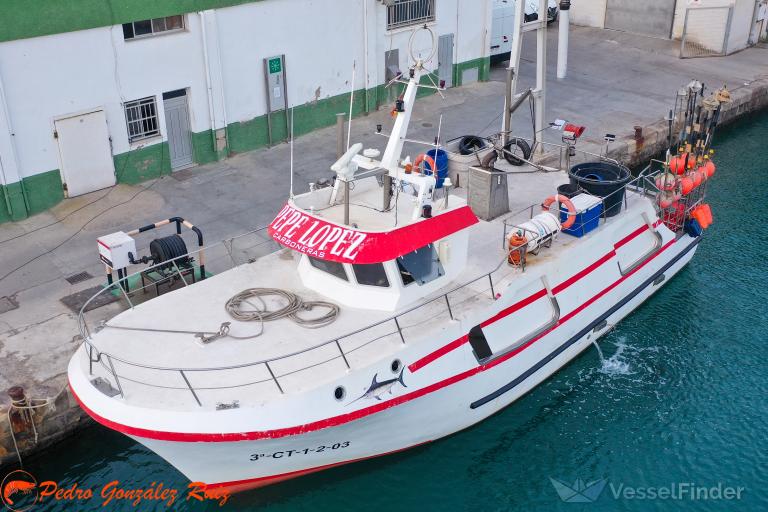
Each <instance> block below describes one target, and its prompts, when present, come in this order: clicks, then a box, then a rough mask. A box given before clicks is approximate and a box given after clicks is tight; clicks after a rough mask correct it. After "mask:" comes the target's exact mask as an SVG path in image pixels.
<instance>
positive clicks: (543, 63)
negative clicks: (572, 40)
mask: <svg viewBox="0 0 768 512" xmlns="http://www.w3.org/2000/svg"><path fill="white" fill-rule="evenodd" d="M518 3H520V4H522V3H523V2H518ZM548 7H549V6H548V3H547V0H539V23H540V25H539V27H538V28H537V29H536V94H535V96H534V98H535V105H536V122H535V124H536V129H535V130H534V131H535V133H536V134H537V135H538V134H539V133H541V131H542V130H543V129H544V119H545V117H546V111H545V106H546V103H545V99H546V87H547V9H548ZM534 143H535V141H534ZM539 153H544V145H543V144H542V145H539Z"/></svg>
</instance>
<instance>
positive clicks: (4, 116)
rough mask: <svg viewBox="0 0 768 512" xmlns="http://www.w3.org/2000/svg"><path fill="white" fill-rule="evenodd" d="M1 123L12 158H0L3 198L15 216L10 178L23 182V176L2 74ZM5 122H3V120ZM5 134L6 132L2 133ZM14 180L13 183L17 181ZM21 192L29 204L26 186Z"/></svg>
mask: <svg viewBox="0 0 768 512" xmlns="http://www.w3.org/2000/svg"><path fill="white" fill-rule="evenodd" d="M0 109H2V110H0V125H2V124H4V125H5V128H6V130H4V131H6V132H7V135H8V153H9V154H8V156H9V157H10V158H8V159H6V160H5V161H3V160H2V158H0V178H2V183H0V185H3V199H4V200H5V206H6V208H7V210H8V214H9V215H11V216H13V205H12V204H11V197H10V193H9V192H8V185H11V183H9V181H8V180H9V175H10V179H13V178H14V177H15V178H16V181H18V182H21V176H20V175H19V160H18V156H17V153H16V134H15V133H13V127H12V126H11V115H10V113H9V112H8V102H7V100H6V98H5V85H4V84H3V77H2V75H0ZM3 120H4V121H5V122H1V121H3ZM0 136H5V134H3V135H0ZM16 181H14V182H13V183H16ZM21 193H22V196H23V198H24V204H25V205H26V206H28V205H27V198H26V193H25V192H24V187H21Z"/></svg>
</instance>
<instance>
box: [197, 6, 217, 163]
mask: <svg viewBox="0 0 768 512" xmlns="http://www.w3.org/2000/svg"><path fill="white" fill-rule="evenodd" d="M198 14H200V33H201V35H202V39H203V65H204V66H205V87H206V88H207V89H208V91H207V92H208V116H209V117H210V119H211V144H212V145H213V151H214V152H217V151H216V118H215V117H214V114H213V87H212V86H211V65H210V61H209V59H208V36H207V33H206V30H205V13H204V12H203V11H200V12H199V13H198Z"/></svg>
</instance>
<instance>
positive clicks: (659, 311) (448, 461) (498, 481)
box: [26, 113, 768, 512]
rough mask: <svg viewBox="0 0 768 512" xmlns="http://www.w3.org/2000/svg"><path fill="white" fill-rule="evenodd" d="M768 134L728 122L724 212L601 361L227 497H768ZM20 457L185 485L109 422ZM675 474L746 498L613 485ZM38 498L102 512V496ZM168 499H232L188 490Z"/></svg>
mask: <svg viewBox="0 0 768 512" xmlns="http://www.w3.org/2000/svg"><path fill="white" fill-rule="evenodd" d="M767 145H768V113H767V114H763V115H761V116H756V117H752V118H750V119H748V120H746V121H742V122H740V123H739V124H738V125H735V126H733V127H730V128H728V129H723V130H721V131H720V132H719V134H718V137H717V141H716V145H715V147H716V149H717V151H718V155H717V160H716V161H717V163H718V165H719V168H718V169H719V170H718V173H717V175H716V179H715V180H714V181H713V182H712V183H711V184H710V188H709V191H710V196H709V198H710V199H709V202H710V203H711V204H712V205H713V213H714V217H715V224H714V225H713V226H712V227H711V228H710V229H709V231H708V232H707V236H706V238H705V239H704V241H703V242H702V243H701V244H700V247H699V250H698V252H697V254H696V257H695V258H694V260H693V261H692V263H691V264H690V265H689V266H688V267H687V268H686V269H684V270H683V271H682V272H681V273H680V274H678V276H677V277H675V279H674V280H672V281H671V282H670V283H669V284H667V285H666V286H665V287H664V288H663V289H662V290H661V291H660V292H659V293H657V294H656V295H655V296H654V297H653V298H652V299H651V300H650V301H649V302H648V303H646V304H645V305H643V306H642V307H641V308H640V309H638V310H637V311H636V312H635V313H634V314H632V315H631V316H630V317H629V318H627V319H625V320H624V321H623V322H622V323H621V324H620V325H619V326H618V327H617V328H616V330H615V331H614V332H612V333H611V334H609V335H608V336H606V337H605V338H603V339H602V340H601V342H600V345H601V348H602V351H603V352H604V353H605V357H606V358H607V359H606V360H605V361H601V359H600V357H599V355H598V353H597V351H596V350H594V349H590V350H587V351H586V352H585V353H584V354H582V356H580V357H579V358H578V359H577V360H575V361H574V362H573V363H571V364H570V365H569V366H567V367H566V368H564V369H563V370H562V371H560V372H559V373H558V374H556V375H555V376H554V377H553V378H551V379H550V380H549V381H547V382H546V383H544V384H543V385H541V386H540V387H538V388H537V389H536V390H534V391H533V392H531V393H530V394H528V395H527V396H526V397H524V398H522V399H521V400H520V401H518V402H517V403H515V404H513V405H512V406H511V407H508V408H507V409H505V410H504V411H502V412H500V413H499V414H497V415H495V416H494V417H492V418H490V419H488V420H486V421H485V422H483V423H481V424H479V425H477V426H475V427H473V428H471V429H469V430H467V431H464V432H461V433H459V434H456V435H454V436H451V437H449V438H447V439H444V440H441V441H438V442H435V443H433V444H431V445H428V446H423V447H420V448H417V449H414V450H412V451H409V452H407V453H402V454H398V455H393V456H389V457H385V458H381V459H376V460H372V461H367V462H362V463H358V464H353V465H350V466H345V467H341V468H337V469H332V470H329V471H326V472H323V473H320V474H316V475H312V476H308V477H304V478H301V479H298V480H294V481H290V482H287V483H283V484H279V485H276V486H272V487H269V488H265V489H261V490H257V491H253V492H250V493H246V494H241V495H237V496H235V497H233V498H232V499H231V501H230V502H229V503H227V504H225V506H224V507H223V510H227V509H229V510H253V509H259V510H269V511H288V510H290V511H295V510H313V511H314V510H336V511H344V510H366V512H374V511H391V510H393V509H403V510H445V509H456V510H469V509H481V510H526V511H530V510H534V511H536V510H542V511H544V510H546V511H551V510H555V511H557V510H567V511H574V510H590V511H608V510H610V511H614V510H630V511H633V510H641V511H646V510H671V509H676V510H678V509H679V510H707V511H709V510H715V511H717V510H737V509H741V510H750V511H753V510H755V511H756V510H768V439H767V438H768V428H767V427H768V421H766V416H767V414H768V404H767V403H766V397H767V396H768V377H767V374H768V372H767V371H766V370H768V367H767V366H768V365H767V364H766V363H767V361H768V348H767V347H766V342H768V312H767V311H766V307H765V305H764V301H765V300H766V296H765V292H764V289H765V283H766V282H768V265H767V263H768V258H767V257H766V254H767V253H768V235H767V234H766V229H765V227H764V226H765V223H766V220H765V213H764V211H763V205H764V204H765V198H766V197H767V196H768V179H766V177H767V176H768V149H766V146H767ZM26 467H27V469H28V470H29V471H31V472H32V473H33V474H35V476H36V477H37V478H38V480H39V481H40V480H55V481H58V482H59V484H60V485H61V486H71V485H72V484H73V483H75V482H77V483H78V485H79V487H81V488H88V487H91V488H94V489H96V490H97V491H99V490H100V488H101V486H102V485H104V484H105V483H107V482H109V481H111V480H116V479H117V480H120V482H121V486H122V487H124V488H136V487H139V488H140V487H146V486H148V485H149V484H150V483H151V482H160V481H162V482H164V484H165V485H166V486H171V487H176V488H178V489H184V488H185V487H186V485H187V481H186V480H185V479H184V478H183V477H182V476H181V475H180V474H179V473H178V472H177V471H176V470H174V469H173V468H172V467H171V466H169V465H168V464H166V463H165V462H164V461H163V460H162V459H160V458H159V457H157V456H155V455H154V454H152V453H151V452H149V451H148V450H146V449H145V448H143V447H142V446H140V445H138V444H136V443H134V442H133V441H131V440H130V439H128V438H126V437H123V436H121V435H119V434H116V433H114V432H112V431H110V430H107V429H105V428H102V427H93V428H90V429H88V430H85V431H84V432H82V433H80V434H78V436H77V437H76V438H73V439H71V440H69V441H67V442H65V443H63V444H61V445H59V446H57V447H55V448H53V449H51V450H49V451H48V452H46V454H45V455H44V456H42V457H39V458H37V459H35V460H30V461H28V463H27V465H26ZM550 478H556V479H559V480H562V481H565V482H571V483H573V482H575V481H576V479H577V478H581V479H583V480H585V481H595V480H598V479H605V480H606V482H607V485H606V486H605V488H604V489H603V492H602V494H600V496H599V498H597V500H596V501H595V502H594V503H564V502H563V501H561V499H560V498H559V497H558V494H557V493H556V492H555V488H554V487H553V485H552V483H551V481H550ZM673 483H675V484H677V483H692V484H695V485H697V486H705V487H712V486H717V485H718V484H719V485H721V486H730V487H733V488H737V487H743V488H744V489H743V490H742V491H741V499H739V500H722V499H721V500H712V499H709V500H703V499H699V500H691V499H690V498H688V499H685V500H680V501H678V500H672V499H664V500H662V499H656V500H650V499H643V500H641V499H637V498H636V499H627V498H626V497H620V498H619V499H616V498H614V489H617V488H618V487H619V486H623V487H622V490H623V492H629V491H628V490H627V489H628V488H631V489H634V490H636V492H637V493H639V492H641V489H639V488H647V487H654V488H659V487H667V488H669V487H671V486H672V484H673ZM734 492H735V490H734ZM700 497H702V496H700ZM181 500H183V497H182V498H181ZM44 508H45V509H48V510H65V509H67V510H69V509H70V508H72V509H73V510H74V509H77V510H104V508H102V507H101V500H100V499H93V500H91V501H89V502H80V503H78V504H77V505H76V506H75V507H74V508H73V507H72V506H71V505H65V504H63V503H57V504H50V502H48V505H47V506H46V507H44ZM163 508H164V507H162V506H158V505H157V504H149V503H145V504H144V505H141V506H139V507H137V508H134V507H132V506H131V505H130V504H128V503H120V504H119V505H118V506H114V507H113V506H112V505H110V507H109V508H107V510H110V509H115V510H137V509H138V510H150V509H151V510H161V509H163ZM173 508H174V509H177V510H194V511H196V510H222V508H219V506H218V504H214V503H197V502H186V501H177V502H176V503H175V504H174V505H173Z"/></svg>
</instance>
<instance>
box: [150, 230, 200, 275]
mask: <svg viewBox="0 0 768 512" xmlns="http://www.w3.org/2000/svg"><path fill="white" fill-rule="evenodd" d="M149 253H150V254H151V256H150V258H151V259H152V262H153V264H154V265H158V264H161V263H165V262H168V263H166V264H165V265H161V266H160V268H165V269H168V268H172V267H173V264H174V263H176V265H177V266H179V267H182V266H189V265H190V264H191V263H192V261H193V258H190V257H189V256H188V254H189V251H187V244H186V243H184V239H183V238H181V236H179V235H168V236H164V237H162V238H155V239H154V240H152V241H151V242H150V243H149Z"/></svg>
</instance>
